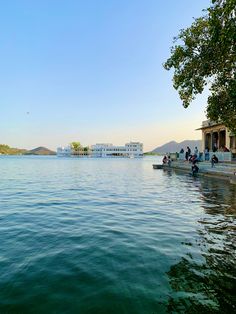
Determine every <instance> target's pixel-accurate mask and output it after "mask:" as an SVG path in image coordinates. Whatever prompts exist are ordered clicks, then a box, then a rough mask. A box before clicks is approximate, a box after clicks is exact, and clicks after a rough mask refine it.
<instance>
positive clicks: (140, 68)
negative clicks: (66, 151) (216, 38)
mask: <svg viewBox="0 0 236 314" xmlns="http://www.w3.org/2000/svg"><path fill="white" fill-rule="evenodd" d="M209 3H210V1H209V0H208V1H207V0H178V1H177V0H165V1H162V0H88V1H87V0H83V1H80V0H35V1H32V0H28V1H26V0H20V1H19V0H15V1H14V0H11V1H3V0H2V1H1V10H0V143H6V144H9V145H11V146H15V147H24V148H33V147H36V146H40V145H41V146H47V147H49V148H53V149H55V148H56V147H57V146H59V145H65V144H67V143H69V142H71V141H74V140H79V141H80V142H81V143H82V144H84V145H90V144H94V143H96V142H112V143H114V144H123V143H125V142H127V141H129V140H139V141H142V142H143V143H144V146H145V150H149V149H152V148H155V147H156V146H158V145H161V144H164V143H165V142H167V141H170V140H177V141H181V140H184V139H198V138H200V137H201V134H200V133H199V132H197V131H195V129H196V128H197V127H199V125H200V124H201V121H202V120H203V119H204V118H205V117H204V110H205V102H206V95H205V96H200V97H198V99H197V100H196V101H195V102H194V103H193V104H192V106H191V107H190V108H189V109H187V110H186V109H184V108H183V107H182V105H181V102H180V100H179V98H178V94H177V92H176V91H175V90H174V89H173V87H172V82H171V79H172V77H171V73H170V72H167V71H165V70H164V69H163V67H162V64H163V63H164V61H165V60H166V58H167V57H168V56H169V53H170V46H171V45H172V39H173V37H174V36H175V35H177V34H178V31H179V29H181V28H184V27H186V26H189V25H190V24H191V23H192V21H193V17H198V16H200V15H202V12H201V11H202V9H204V8H206V7H207V6H209Z"/></svg>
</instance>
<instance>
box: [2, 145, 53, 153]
mask: <svg viewBox="0 0 236 314" xmlns="http://www.w3.org/2000/svg"><path fill="white" fill-rule="evenodd" d="M0 155H47V156H48V155H56V152H54V151H52V150H50V149H48V148H46V147H41V146H40V147H37V148H34V149H31V150H27V149H21V148H14V147H10V146H8V145H6V144H0Z"/></svg>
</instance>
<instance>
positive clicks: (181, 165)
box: [153, 160, 236, 184]
mask: <svg viewBox="0 0 236 314" xmlns="http://www.w3.org/2000/svg"><path fill="white" fill-rule="evenodd" d="M197 165H198V167H199V173H198V175H200V176H201V175H208V176H214V177H218V178H221V179H226V180H229V181H230V182H231V183H233V184H236V163H223V162H219V163H217V164H215V166H214V167H212V166H211V163H210V162H209V161H208V162H207V161H204V162H199V163H198V164H197ZM168 167H169V168H171V169H178V170H182V171H187V172H191V167H192V164H191V163H189V162H187V161H182V160H177V161H172V163H171V166H163V168H164V169H166V168H168ZM153 168H154V169H155V165H153ZM156 169H157V168H156Z"/></svg>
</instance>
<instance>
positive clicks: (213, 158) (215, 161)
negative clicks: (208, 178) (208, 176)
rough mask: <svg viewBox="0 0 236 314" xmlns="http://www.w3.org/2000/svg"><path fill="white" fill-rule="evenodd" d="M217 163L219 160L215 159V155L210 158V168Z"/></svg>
mask: <svg viewBox="0 0 236 314" xmlns="http://www.w3.org/2000/svg"><path fill="white" fill-rule="evenodd" d="M218 162H219V159H218V158H217V157H216V155H215V154H214V155H213V156H212V157H211V167H212V168H213V167H215V164H217V163H218Z"/></svg>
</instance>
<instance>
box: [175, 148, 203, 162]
mask: <svg viewBox="0 0 236 314" xmlns="http://www.w3.org/2000/svg"><path fill="white" fill-rule="evenodd" d="M180 153H181V154H183V153H184V149H183V148H182V149H181V150H180ZM198 157H199V152H198V148H197V146H196V147H195V148H194V151H193V154H192V152H191V149H190V147H189V146H187V150H186V152H185V160H186V161H189V162H193V161H195V160H198Z"/></svg>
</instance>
